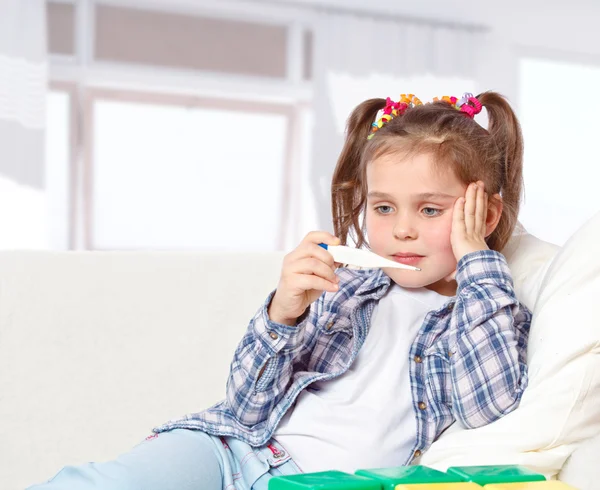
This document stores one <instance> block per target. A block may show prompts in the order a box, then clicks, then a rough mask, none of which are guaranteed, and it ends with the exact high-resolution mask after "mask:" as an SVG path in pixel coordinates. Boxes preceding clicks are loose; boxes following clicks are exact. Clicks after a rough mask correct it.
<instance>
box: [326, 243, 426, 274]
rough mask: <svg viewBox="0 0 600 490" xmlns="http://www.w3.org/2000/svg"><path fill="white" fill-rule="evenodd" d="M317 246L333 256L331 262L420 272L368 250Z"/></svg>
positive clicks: (342, 246) (340, 246)
mask: <svg viewBox="0 0 600 490" xmlns="http://www.w3.org/2000/svg"><path fill="white" fill-rule="evenodd" d="M319 246H320V247H323V248H324V249H325V250H327V251H328V252H329V253H330V254H331V255H332V256H333V260H335V261H336V262H339V263H340V264H348V265H356V266H359V267H367V268H374V267H380V268H381V267H394V268H396V269H407V270H411V271H420V270H421V269H419V268H418V267H413V266H412V265H406V264H401V263H400V262H394V261H393V260H389V259H386V258H384V257H381V256H380V255H377V254H376V253H373V252H371V251H369V250H362V249H360V248H352V247H346V246H345V245H327V244H326V243H319Z"/></svg>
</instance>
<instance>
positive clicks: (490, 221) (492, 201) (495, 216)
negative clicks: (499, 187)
mask: <svg viewBox="0 0 600 490" xmlns="http://www.w3.org/2000/svg"><path fill="white" fill-rule="evenodd" d="M502 206H503V205H502V196H501V195H500V194H494V195H493V196H489V198H488V209H487V218H486V220H485V237H486V238H487V237H489V236H490V235H491V234H492V233H493V232H494V230H495V229H496V226H498V223H499V222H500V218H501V216H502Z"/></svg>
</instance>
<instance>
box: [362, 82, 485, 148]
mask: <svg viewBox="0 0 600 490" xmlns="http://www.w3.org/2000/svg"><path fill="white" fill-rule="evenodd" d="M433 102H446V103H447V104H449V105H450V106H452V107H454V108H455V109H456V110H457V111H461V112H463V113H465V114H466V115H467V116H468V117H470V118H471V119H473V118H474V117H475V114H479V113H480V112H481V107H482V105H481V102H479V101H478V100H477V97H475V96H474V95H473V94H471V93H468V92H467V93H465V94H464V95H463V96H462V98H461V99H460V100H459V99H458V98H457V97H449V96H448V95H444V96H443V97H442V98H441V99H439V98H438V97H434V98H433ZM418 105H423V102H421V101H420V100H419V98H418V97H416V96H415V95H413V94H401V95H400V100H399V101H398V102H394V101H393V100H392V99H390V98H389V97H388V98H387V99H386V100H385V107H384V108H383V109H382V110H381V111H380V113H378V116H379V117H378V118H377V120H376V121H375V122H374V123H373V124H372V128H371V134H370V135H369V136H368V137H367V139H371V138H372V137H373V136H374V135H375V133H376V132H377V131H379V130H380V129H381V128H382V127H383V126H384V125H385V124H386V123H388V122H389V121H391V120H392V119H394V117H396V116H401V115H402V114H404V113H405V112H406V110H407V109H409V108H411V107H415V106H418Z"/></svg>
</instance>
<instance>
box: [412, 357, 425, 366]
mask: <svg viewBox="0 0 600 490" xmlns="http://www.w3.org/2000/svg"><path fill="white" fill-rule="evenodd" d="M414 361H415V362H416V363H417V364H421V363H422V362H423V359H421V356H415V357H414Z"/></svg>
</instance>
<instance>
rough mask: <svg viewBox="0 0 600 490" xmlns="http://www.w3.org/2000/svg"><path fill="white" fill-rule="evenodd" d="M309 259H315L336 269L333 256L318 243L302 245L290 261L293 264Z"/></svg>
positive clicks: (291, 256)
mask: <svg viewBox="0 0 600 490" xmlns="http://www.w3.org/2000/svg"><path fill="white" fill-rule="evenodd" d="M323 243H324V242H323ZM307 257H314V258H315V259H319V260H320V261H321V262H324V263H325V264H327V265H329V266H330V267H332V268H333V267H335V261H334V260H333V256H332V255H331V254H330V253H329V252H328V251H327V250H325V249H324V248H323V247H320V246H319V245H317V244H316V243H310V242H308V243H302V244H300V245H299V246H298V248H296V249H295V250H293V251H292V252H291V253H290V259H291V260H292V261H293V262H296V261H298V260H302V259H305V258H307Z"/></svg>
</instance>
